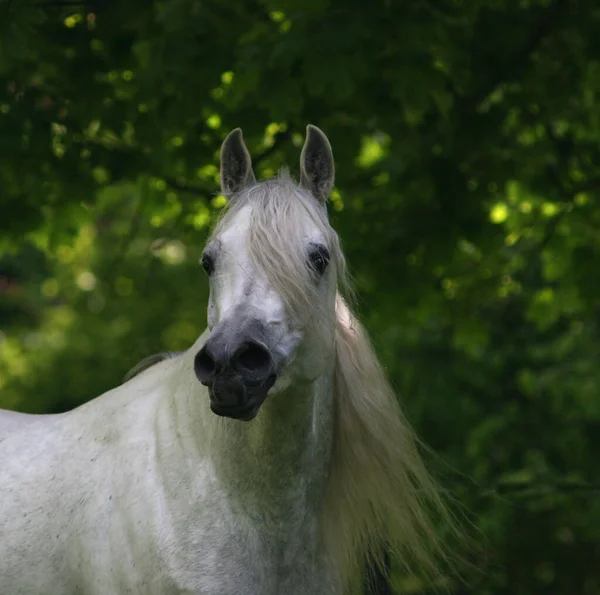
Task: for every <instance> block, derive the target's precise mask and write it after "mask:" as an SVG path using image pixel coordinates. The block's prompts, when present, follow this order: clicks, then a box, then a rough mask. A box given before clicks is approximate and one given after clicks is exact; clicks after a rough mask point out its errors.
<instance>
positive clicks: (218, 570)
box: [164, 502, 336, 595]
mask: <svg viewBox="0 0 600 595" xmlns="http://www.w3.org/2000/svg"><path fill="white" fill-rule="evenodd" d="M205 504H207V503H206V502H205ZM209 510H210V513H209V512H208V511H209ZM282 512H283V511H282ZM183 524H185V529H184V528H183ZM176 533H177V534H178V535H179V540H178V543H177V545H176V546H175V548H169V546H168V545H167V544H164V551H168V550H169V549H171V550H172V551H173V554H174V555H172V556H170V560H169V564H168V566H169V575H170V576H171V577H172V581H173V584H174V585H178V588H180V589H181V591H174V592H189V593H197V594H198V595H226V594H230V593H244V594H248V595H252V594H256V595H280V594H281V593H286V595H305V594H306V595H308V594H309V593H310V594H315V593H328V594H329V593H331V594H333V593H336V591H335V590H334V589H325V590H323V588H324V585H326V584H327V581H328V579H327V574H328V572H327V571H328V569H327V566H326V563H325V561H324V556H323V552H322V549H321V542H320V537H319V535H320V531H319V524H318V520H317V516H316V515H315V514H312V513H310V514H306V511H304V510H298V509H297V508H296V509H294V508H290V509H289V510H288V512H287V515H284V514H281V515H279V514H275V515H274V514H272V513H271V514H265V515H263V516H262V518H261V515H260V514H257V515H255V516H254V517H253V518H249V517H244V516H243V515H240V514H238V513H237V512H235V513H234V512H233V511H232V510H231V508H230V506H229V503H227V502H221V503H220V505H216V506H215V503H212V504H211V505H210V506H207V507H206V508H205V510H204V511H203V512H199V513H198V514H197V515H195V516H194V517H192V518H190V519H189V520H188V522H184V523H182V527H181V528H180V530H178V531H177V532H176Z"/></svg>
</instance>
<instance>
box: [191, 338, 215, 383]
mask: <svg viewBox="0 0 600 595" xmlns="http://www.w3.org/2000/svg"><path fill="white" fill-rule="evenodd" d="M216 370H217V365H216V363H215V360H214V359H213V357H212V356H211V355H210V353H208V350H207V349H206V346H204V347H203V348H202V349H201V350H200V351H199V352H198V353H197V354H196V357H195V358H194V372H195V373H196V377H197V378H198V380H200V382H201V383H202V384H204V385H205V386H208V385H209V384H210V383H211V382H212V380H213V378H214V376H215V372H216Z"/></svg>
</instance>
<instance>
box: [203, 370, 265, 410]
mask: <svg viewBox="0 0 600 595" xmlns="http://www.w3.org/2000/svg"><path fill="white" fill-rule="evenodd" d="M276 378H277V376H276V375H274V374H273V375H272V376H269V378H267V380H265V381H263V382H261V383H260V384H258V385H254V386H239V385H235V384H231V385H228V384H226V385H221V386H220V387H219V389H218V390H215V387H214V386H213V387H210V388H209V390H208V393H209V397H210V409H211V411H212V412H213V413H214V414H215V415H219V416H221V417H229V418H231V419H238V420H241V421H251V420H253V419H254V418H255V417H256V416H257V415H258V412H259V411H260V408H261V407H262V405H263V403H264V402H265V400H266V399H267V396H268V394H269V391H270V389H271V388H272V387H273V384H274V383H275V380H276ZM228 390H233V391H234V393H235V394H227V391H228Z"/></svg>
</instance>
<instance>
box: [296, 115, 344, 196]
mask: <svg viewBox="0 0 600 595" xmlns="http://www.w3.org/2000/svg"><path fill="white" fill-rule="evenodd" d="M334 179H335V166H334V164H333V152H332V151H331V145H330V144H329V140H328V139H327V137H326V136H325V133H324V132H323V131H322V130H320V129H319V128H317V127H316V126H313V125H312V124H309V125H308V126H307V127H306V140H305V141H304V147H303V148H302V154H301V155H300V186H302V187H303V188H306V189H307V190H310V192H312V194H313V196H314V197H315V198H316V199H317V200H318V201H319V202H320V203H322V204H325V202H327V198H328V197H329V194H330V193H331V190H332V188H333V183H334Z"/></svg>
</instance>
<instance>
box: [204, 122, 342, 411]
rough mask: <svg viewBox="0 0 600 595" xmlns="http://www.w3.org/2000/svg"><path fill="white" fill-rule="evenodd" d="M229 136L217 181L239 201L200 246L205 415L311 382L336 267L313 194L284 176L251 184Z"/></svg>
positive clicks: (252, 406) (327, 342) (326, 330)
mask: <svg viewBox="0 0 600 595" xmlns="http://www.w3.org/2000/svg"><path fill="white" fill-rule="evenodd" d="M320 134H321V135H322V133H320ZM232 135H233V137H234V138H233V140H232ZM232 135H230V137H228V140H226V141H225V143H224V148H223V150H222V164H227V163H229V169H228V170H227V171H223V167H224V166H222V174H221V179H222V185H223V189H224V191H225V192H228V193H232V192H233V193H236V197H234V199H233V200H234V201H236V200H237V201H239V202H238V203H237V205H236V204H235V203H233V204H232V209H231V210H230V212H229V213H228V214H227V215H226V217H225V219H224V220H223V224H222V225H221V226H220V227H218V228H217V230H216V231H215V234H214V236H213V238H212V239H211V240H210V241H209V243H208V245H207V247H206V248H205V250H204V254H203V258H202V264H203V267H204V269H205V271H206V273H207V274H208V275H209V278H210V285H211V292H210V298H209V306H208V327H209V330H210V331H211V332H210V336H209V338H208V340H207V341H206V343H205V345H204V346H203V347H202V349H201V350H200V351H199V352H198V354H197V355H196V358H195V372H196V376H197V377H198V379H199V380H200V382H202V384H204V385H205V386H207V387H208V388H209V394H210V400H211V409H212V411H213V412H214V413H216V414H218V415H223V416H227V417H232V418H235V419H242V420H250V419H253V418H254V417H255V416H256V414H257V413H258V411H259V409H260V407H261V405H262V404H263V402H264V401H265V399H266V397H267V395H268V394H271V395H273V394H276V393H279V392H283V391H284V390H285V389H286V388H287V387H289V386H290V385H291V384H293V383H296V384H297V383H300V382H310V381H313V380H315V379H316V378H318V377H319V376H320V375H321V374H323V372H324V370H325V369H326V367H327V365H328V364H329V362H330V358H329V357H328V356H330V355H331V354H332V352H333V336H334V320H335V295H336V273H335V268H336V264H335V262H332V260H335V259H332V256H331V249H332V247H331V245H330V244H331V234H330V233H328V232H329V231H330V228H329V225H328V223H327V220H326V215H325V211H324V206H323V204H322V203H320V202H319V201H318V200H315V197H316V195H315V192H313V191H312V190H310V189H309V190H310V191H309V192H307V190H302V189H301V188H299V187H298V186H296V185H295V184H293V182H292V181H291V180H289V179H288V178H284V179H279V180H274V181H269V182H264V183H262V184H254V185H253V183H254V175H253V174H251V173H249V171H248V168H250V162H249V155H247V150H246V149H245V146H242V147H240V146H239V143H240V142H241V143H243V141H242V140H241V133H239V134H238V133H236V132H235V131H234V133H232ZM236 135H237V138H236ZM323 138H324V137H323ZM307 142H308V139H307ZM227 143H229V144H231V143H233V146H230V147H229V148H227ZM327 146H328V145H327ZM224 153H225V154H224ZM230 153H233V154H234V156H235V155H237V157H238V159H237V160H236V159H235V158H234V157H232V156H231V154H230ZM303 154H304V152H303ZM245 160H246V161H245ZM303 171H304V169H303ZM329 171H332V168H330V169H329ZM250 172H251V170H250ZM312 179H313V180H314V176H313V178H312ZM318 187H319V188H321V191H322V189H323V184H321V185H320V186H318ZM294 201H298V202H294ZM265 221H266V223H265ZM331 233H333V232H331Z"/></svg>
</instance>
